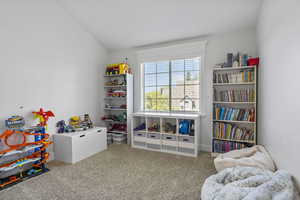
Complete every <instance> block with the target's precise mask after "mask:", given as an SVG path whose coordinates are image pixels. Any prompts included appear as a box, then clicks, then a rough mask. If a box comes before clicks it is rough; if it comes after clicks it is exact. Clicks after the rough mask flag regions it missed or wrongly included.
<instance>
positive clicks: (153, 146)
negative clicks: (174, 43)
mask: <svg viewBox="0 0 300 200" xmlns="http://www.w3.org/2000/svg"><path fill="white" fill-rule="evenodd" d="M147 147H148V148H149V149H155V150H160V145H159V144H147Z"/></svg>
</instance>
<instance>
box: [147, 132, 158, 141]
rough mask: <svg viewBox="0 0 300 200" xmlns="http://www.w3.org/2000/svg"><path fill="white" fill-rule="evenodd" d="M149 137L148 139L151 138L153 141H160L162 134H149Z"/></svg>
mask: <svg viewBox="0 0 300 200" xmlns="http://www.w3.org/2000/svg"><path fill="white" fill-rule="evenodd" d="M147 137H148V138H151V139H157V140H160V134H159V133H148V134H147Z"/></svg>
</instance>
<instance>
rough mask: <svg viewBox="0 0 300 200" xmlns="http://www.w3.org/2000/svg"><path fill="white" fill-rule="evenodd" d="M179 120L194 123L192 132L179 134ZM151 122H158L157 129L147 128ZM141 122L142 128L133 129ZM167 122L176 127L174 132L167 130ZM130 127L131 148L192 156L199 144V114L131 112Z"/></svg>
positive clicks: (196, 153)
mask: <svg viewBox="0 0 300 200" xmlns="http://www.w3.org/2000/svg"><path fill="white" fill-rule="evenodd" d="M181 120H191V121H192V123H193V124H194V130H193V134H190V135H185V134H180V132H179V123H180V121H181ZM153 122H155V123H156V124H159V130H158V131H152V130H151V129H149V127H151V124H152V123H153ZM143 123H144V124H145V129H144V130H134V129H135V128H136V127H138V126H139V125H141V124H143ZM167 123H169V124H173V125H174V126H175V127H176V129H175V131H174V132H170V131H168V128H167V125H166V124H167ZM131 128H132V143H131V146H132V147H133V148H139V149H145V150H151V151H160V152H165V153H172V154H178V155H184V156H193V157H196V156H197V155H198V145H199V144H200V115H199V114H175V113H152V112H138V113H134V114H133V117H132V124H131Z"/></svg>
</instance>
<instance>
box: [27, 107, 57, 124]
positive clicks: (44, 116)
mask: <svg viewBox="0 0 300 200" xmlns="http://www.w3.org/2000/svg"><path fill="white" fill-rule="evenodd" d="M32 113H33V114H34V117H35V118H38V119H39V120H40V123H39V124H38V126H42V127H47V122H48V120H49V117H55V115H54V114H53V112H52V111H50V110H48V111H44V110H43V108H40V110H39V111H38V112H32Z"/></svg>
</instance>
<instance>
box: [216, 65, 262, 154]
mask: <svg viewBox="0 0 300 200" xmlns="http://www.w3.org/2000/svg"><path fill="white" fill-rule="evenodd" d="M212 85H213V88H212V89H213V103H212V112H213V115H212V119H211V121H212V156H213V157H215V156H217V155H219V154H220V153H225V152H228V151H231V150H235V149H242V148H245V147H250V146H253V145H255V144H256V142H257V121H256V119H257V66H242V67H228V68H216V69H213V84H212Z"/></svg>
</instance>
